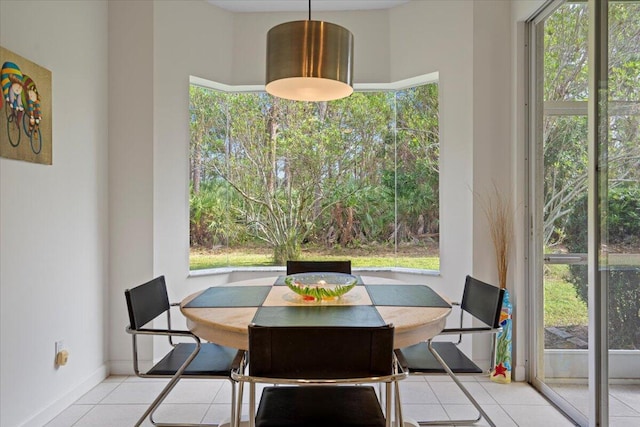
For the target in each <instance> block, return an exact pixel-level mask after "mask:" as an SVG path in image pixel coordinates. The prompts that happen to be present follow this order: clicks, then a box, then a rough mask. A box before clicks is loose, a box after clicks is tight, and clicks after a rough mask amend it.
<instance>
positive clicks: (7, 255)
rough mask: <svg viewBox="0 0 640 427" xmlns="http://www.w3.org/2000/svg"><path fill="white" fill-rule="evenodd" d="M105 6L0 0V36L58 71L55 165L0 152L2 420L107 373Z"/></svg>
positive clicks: (39, 410)
mask: <svg viewBox="0 0 640 427" xmlns="http://www.w3.org/2000/svg"><path fill="white" fill-rule="evenodd" d="M106 10H107V4H106V2H104V1H91V2H76V1H69V2H60V1H35V2H33V1H2V2H0V44H1V45H2V46H3V47H4V48H7V49H9V50H11V51H13V52H15V53H17V54H19V55H21V56H23V57H25V58H26V59H29V60H31V61H33V62H35V63H37V64H39V65H42V66H43V67H45V68H47V69H49V70H50V71H51V73H52V79H53V84H52V92H53V100H52V102H53V114H52V115H53V165H52V166H44V165H38V164H32V163H26V162H20V161H15V160H7V159H0V316H1V321H0V345H1V352H0V395H1V396H2V400H1V407H0V425H2V426H18V425H42V424H44V422H46V421H48V420H49V419H50V418H51V417H52V416H55V415H56V414H57V413H58V412H59V411H60V410H61V409H63V408H64V407H66V406H67V405H68V404H70V403H72V402H73V401H74V400H75V399H77V398H78V397H79V396H80V395H81V394H82V393H84V392H86V391H88V390H89V389H90V388H91V387H93V386H94V385H95V384H96V383H97V382H99V381H101V380H102V378H103V377H104V375H106V373H107V368H106V366H105V361H106V342H105V338H106V336H105V334H104V331H105V329H106V328H107V323H106V317H107V313H106V307H107V305H108V303H109V301H108V299H107V294H106V287H107V241H108V224H107V19H106ZM44 119H45V120H46V119H47V118H46V117H45V118H44ZM2 123H3V124H4V122H2ZM48 142H49V141H45V143H48ZM57 340H64V342H65V345H66V347H67V349H68V350H69V353H70V357H69V363H68V365H67V366H64V367H61V368H55V366H54V356H55V355H54V353H55V344H54V343H55V341H57Z"/></svg>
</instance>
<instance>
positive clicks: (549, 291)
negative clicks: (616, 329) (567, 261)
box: [544, 265, 588, 327]
mask: <svg viewBox="0 0 640 427" xmlns="http://www.w3.org/2000/svg"><path fill="white" fill-rule="evenodd" d="M568 271H569V267H568V266H566V265H549V266H547V267H546V270H545V276H544V309H545V310H544V326H545V327H546V326H570V325H586V324H587V322H588V319H587V304H586V303H585V302H584V301H582V299H580V297H579V296H578V295H577V294H576V290H575V288H574V287H573V285H572V284H571V283H569V282H568V281H567V280H566V276H567V275H568Z"/></svg>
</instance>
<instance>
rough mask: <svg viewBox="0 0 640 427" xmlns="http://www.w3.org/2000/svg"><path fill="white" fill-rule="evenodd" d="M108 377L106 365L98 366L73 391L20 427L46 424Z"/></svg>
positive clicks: (34, 426)
mask: <svg viewBox="0 0 640 427" xmlns="http://www.w3.org/2000/svg"><path fill="white" fill-rule="evenodd" d="M108 375H109V369H108V367H107V365H102V366H100V367H99V368H98V369H96V370H95V371H94V372H93V373H92V374H91V375H89V376H88V377H87V378H86V379H85V380H84V381H82V382H81V383H80V384H78V385H77V386H76V387H73V389H71V390H70V391H69V392H68V393H66V394H65V395H63V396H61V397H60V398H59V399H58V400H56V401H55V402H53V403H52V404H51V405H49V406H47V407H46V408H44V409H43V410H42V411H40V412H39V413H37V414H35V415H34V416H33V417H31V418H29V419H28V420H27V421H25V422H24V423H23V424H22V427H36V426H43V425H45V424H47V423H48V422H49V421H51V420H52V419H54V418H55V417H57V416H58V415H59V414H60V413H61V412H62V411H64V410H65V409H66V408H67V407H68V406H69V405H71V404H73V402H75V401H76V400H78V399H79V398H80V397H82V396H83V395H84V394H85V393H87V392H88V391H89V390H91V389H92V388H94V387H95V386H96V385H98V384H100V383H101V382H102V380H104V379H105V378H107V376H108Z"/></svg>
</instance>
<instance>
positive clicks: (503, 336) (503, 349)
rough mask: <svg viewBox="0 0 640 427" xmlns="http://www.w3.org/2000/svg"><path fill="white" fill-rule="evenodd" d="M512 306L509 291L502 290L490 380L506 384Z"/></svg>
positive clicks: (509, 369) (509, 376) (509, 364)
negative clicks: (499, 329)
mask: <svg viewBox="0 0 640 427" xmlns="http://www.w3.org/2000/svg"><path fill="white" fill-rule="evenodd" d="M512 311H513V306H512V305H511V300H510V298H509V291H508V290H506V289H505V290H504V300H503V301H502V312H501V313H500V326H502V330H501V331H500V332H498V336H497V339H496V360H495V364H494V368H493V371H492V372H491V380H492V381H495V382H497V383H503V384H508V383H510V382H511V313H512Z"/></svg>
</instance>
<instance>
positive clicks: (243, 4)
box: [207, 0, 410, 13]
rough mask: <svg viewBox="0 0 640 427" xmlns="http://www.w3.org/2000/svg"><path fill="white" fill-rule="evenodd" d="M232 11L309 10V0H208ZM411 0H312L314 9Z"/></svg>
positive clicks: (385, 5)
mask: <svg viewBox="0 0 640 427" xmlns="http://www.w3.org/2000/svg"><path fill="white" fill-rule="evenodd" d="M207 1H208V2H209V3H211V4H212V5H214V6H217V7H220V8H222V9H226V10H229V11H231V12H299V11H305V12H306V11H307V10H308V8H309V1H308V0H207ZM409 1H410V0H311V12H312V13H313V11H318V10H322V11H338V10H371V9H390V8H392V7H395V6H398V5H401V4H403V3H407V2H409Z"/></svg>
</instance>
